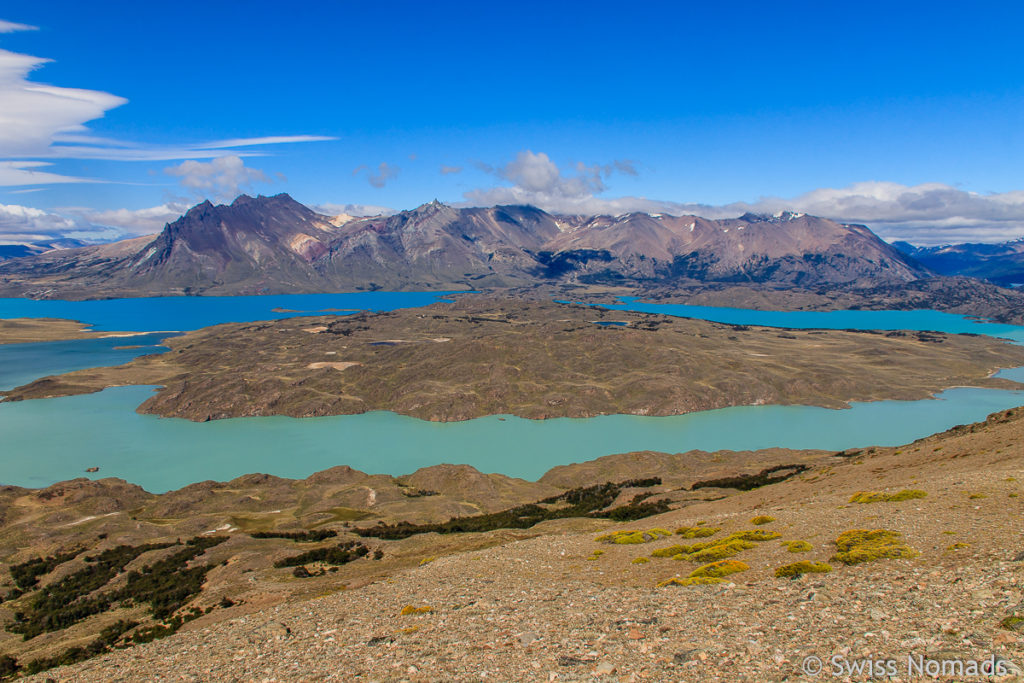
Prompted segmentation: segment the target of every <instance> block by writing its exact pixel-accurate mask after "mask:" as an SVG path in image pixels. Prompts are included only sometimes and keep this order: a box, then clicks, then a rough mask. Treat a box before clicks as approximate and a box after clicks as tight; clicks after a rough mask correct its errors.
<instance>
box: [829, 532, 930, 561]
mask: <svg viewBox="0 0 1024 683" xmlns="http://www.w3.org/2000/svg"><path fill="white" fill-rule="evenodd" d="M835 546H836V554H835V555H833V556H832V560H833V561H835V562H842V563H843V564H863V563H864V562H873V561H875V560H882V559H900V558H912V557H916V556H917V555H918V552H917V551H916V550H914V549H913V548H911V547H910V546H908V545H907V544H906V543H904V542H903V537H902V535H901V534H900V533H899V532H898V531H890V530H889V529H874V530H867V529H851V530H850V531H846V532H844V533H842V534H840V536H839V538H837V539H836V540H835Z"/></svg>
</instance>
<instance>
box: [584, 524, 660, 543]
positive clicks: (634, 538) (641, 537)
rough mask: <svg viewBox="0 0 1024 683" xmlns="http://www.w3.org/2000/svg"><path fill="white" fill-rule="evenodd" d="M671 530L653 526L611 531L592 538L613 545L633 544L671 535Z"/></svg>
mask: <svg viewBox="0 0 1024 683" xmlns="http://www.w3.org/2000/svg"><path fill="white" fill-rule="evenodd" d="M671 535H672V532H671V531H668V530H666V529H660V528H654V529H648V530H647V531H634V530H627V531H613V532H612V533H610V534H604V535H602V536H598V537H597V538H595V539H594V540H595V541H597V542H598V543H613V544H615V545H634V544H638V543H650V542H651V541H657V540H658V539H660V538H665V537H668V536H671Z"/></svg>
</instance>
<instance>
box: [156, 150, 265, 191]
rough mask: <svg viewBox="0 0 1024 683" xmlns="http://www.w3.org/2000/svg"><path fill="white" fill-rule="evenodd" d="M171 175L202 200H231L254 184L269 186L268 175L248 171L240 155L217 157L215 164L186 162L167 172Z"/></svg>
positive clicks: (251, 170)
mask: <svg viewBox="0 0 1024 683" xmlns="http://www.w3.org/2000/svg"><path fill="white" fill-rule="evenodd" d="M164 173H166V174H167V175H171V176H175V177H177V178H178V179H179V180H178V182H179V183H181V186H182V187H184V188H186V189H188V190H191V191H192V192H193V194H195V195H196V196H200V197H209V196H212V197H215V198H217V199H223V200H231V199H234V198H235V197H237V196H238V195H239V194H241V191H242V190H243V189H245V188H247V187H250V186H251V185H252V184H253V183H257V182H261V183H269V182H270V178H269V177H268V176H267V174H266V173H264V172H263V171H261V170H259V169H257V168H247V167H246V165H245V162H244V161H243V160H242V159H241V158H240V157H238V156H236V155H232V156H223V157H217V158H216V159H214V160H213V161H208V162H201V161H192V160H190V161H185V162H182V163H180V164H178V165H177V166H168V167H167V168H165V169H164Z"/></svg>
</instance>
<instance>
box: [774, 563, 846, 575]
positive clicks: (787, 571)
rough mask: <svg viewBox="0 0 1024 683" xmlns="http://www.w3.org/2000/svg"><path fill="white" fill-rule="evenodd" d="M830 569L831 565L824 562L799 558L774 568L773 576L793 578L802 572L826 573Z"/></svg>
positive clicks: (802, 573)
mask: <svg viewBox="0 0 1024 683" xmlns="http://www.w3.org/2000/svg"><path fill="white" fill-rule="evenodd" d="M830 571H832V566H831V565H829V564H826V563H824V562H811V561H809V560H801V561H800V562H794V563H792V564H786V565H783V566H781V567H779V568H778V569H776V570H775V576H778V577H780V578H791V579H795V578H798V577H801V576H803V575H804V574H827V573H829V572H830Z"/></svg>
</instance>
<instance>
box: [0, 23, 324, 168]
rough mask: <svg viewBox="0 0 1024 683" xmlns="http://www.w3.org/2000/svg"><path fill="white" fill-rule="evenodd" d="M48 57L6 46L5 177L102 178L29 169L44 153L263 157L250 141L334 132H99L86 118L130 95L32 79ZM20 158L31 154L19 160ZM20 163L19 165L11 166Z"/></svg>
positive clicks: (1, 66)
mask: <svg viewBox="0 0 1024 683" xmlns="http://www.w3.org/2000/svg"><path fill="white" fill-rule="evenodd" d="M34 29H35V27H33V26H28V25H25V24H17V23H14V22H10V21H4V20H0V33H10V32H13V31H25V30H34ZM50 61H51V60H49V59H46V58H43V57H34V56H32V55H26V54H19V53H16V52H10V51H8V50H0V103H2V106H0V164H2V165H3V167H2V168H0V184H2V185H6V186H13V185H42V184H51V183H68V182H99V181H96V180H91V179H87V178H72V177H69V176H64V175H62V174H59V173H54V172H46V173H43V172H38V171H35V172H29V171H26V169H31V168H34V167H37V166H39V165H41V164H42V163H43V162H40V161H39V160H40V159H100V160H116V161H164V160H180V159H215V158H217V157H224V156H235V157H242V156H258V155H261V154H263V152H260V151H245V150H246V148H252V147H258V146H264V145H278V144H291V143H304V142H318V141H324V140H333V139H335V138H332V137H327V136H322V135H273V136H262V137H248V138H234V139H228V140H215V141H211V142H198V143H192V144H173V145H145V144H138V143H134V142H130V141H123V140H117V139H112V138H104V137H97V136H94V135H92V134H91V133H90V131H89V128H88V127H87V126H86V124H87V123H88V122H90V121H94V120H96V119H99V118H102V117H103V116H104V115H105V114H106V113H107V112H108V111H110V110H111V109H114V108H116V107H120V106H122V105H124V104H126V103H127V102H128V100H126V99H125V98H123V97H119V96H117V95H113V94H111V93H107V92H102V91H99V90H86V89H82V88H68V87H58V86H53V85H47V84H45V83H40V82H38V81H34V80H31V78H30V77H31V75H32V72H34V71H35V70H37V69H39V68H40V67H42V66H44V65H45V64H47V63H49V62H50ZM14 159H23V160H25V161H18V162H14V161H12V160H14ZM12 164H18V165H12Z"/></svg>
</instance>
